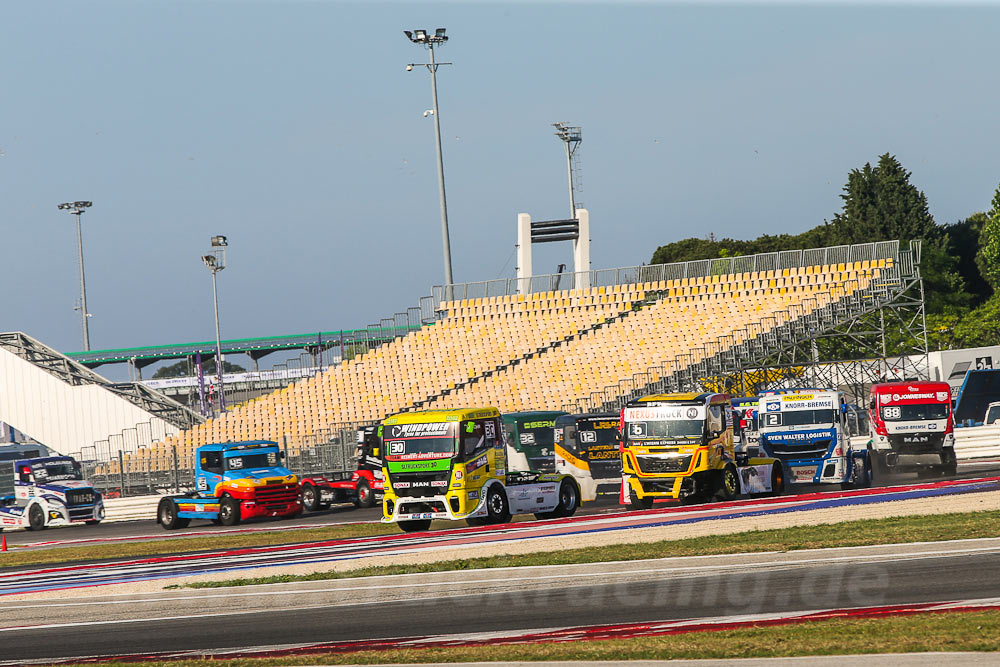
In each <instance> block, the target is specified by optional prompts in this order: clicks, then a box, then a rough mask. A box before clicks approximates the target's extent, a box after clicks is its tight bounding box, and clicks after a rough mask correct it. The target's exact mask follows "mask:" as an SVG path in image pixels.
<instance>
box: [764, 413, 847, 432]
mask: <svg viewBox="0 0 1000 667" xmlns="http://www.w3.org/2000/svg"><path fill="white" fill-rule="evenodd" d="M839 419H840V416H839V413H838V412H837V411H836V410H794V411H788V412H765V413H763V414H761V424H760V425H761V428H762V429H767V428H773V427H776V426H814V425H818V424H822V425H824V426H826V425H829V424H835V423H836V422H837V421H838V420H839Z"/></svg>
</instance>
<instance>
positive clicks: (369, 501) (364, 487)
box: [354, 480, 375, 507]
mask: <svg viewBox="0 0 1000 667" xmlns="http://www.w3.org/2000/svg"><path fill="white" fill-rule="evenodd" d="M374 504H375V494H374V493H373V492H372V487H370V486H368V482H366V481H365V480H361V481H360V482H358V499H357V500H355V501H354V506H355V507H371V506H372V505H374Z"/></svg>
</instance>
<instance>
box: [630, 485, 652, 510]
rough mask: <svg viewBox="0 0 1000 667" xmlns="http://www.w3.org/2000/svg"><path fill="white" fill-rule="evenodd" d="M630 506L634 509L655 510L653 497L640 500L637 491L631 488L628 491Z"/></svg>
mask: <svg viewBox="0 0 1000 667" xmlns="http://www.w3.org/2000/svg"><path fill="white" fill-rule="evenodd" d="M628 504H629V505H631V506H632V507H633V509H642V510H651V509H653V498H652V497H651V496H644V497H642V498H640V497H639V496H638V495H637V494H636V492H635V489H633V488H632V487H629V490H628Z"/></svg>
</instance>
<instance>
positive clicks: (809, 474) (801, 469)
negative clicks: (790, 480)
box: [792, 466, 817, 482]
mask: <svg viewBox="0 0 1000 667" xmlns="http://www.w3.org/2000/svg"><path fill="white" fill-rule="evenodd" d="M816 468H817V466H794V467H793V468H792V477H794V478H795V481H797V482H811V481H812V480H813V478H814V477H815V476H816Z"/></svg>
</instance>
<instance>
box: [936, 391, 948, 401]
mask: <svg viewBox="0 0 1000 667" xmlns="http://www.w3.org/2000/svg"><path fill="white" fill-rule="evenodd" d="M935 396H936V397H937V400H939V401H941V402H942V403H944V402H946V401H949V400H951V394H950V393H949V392H947V391H938V392H935Z"/></svg>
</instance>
